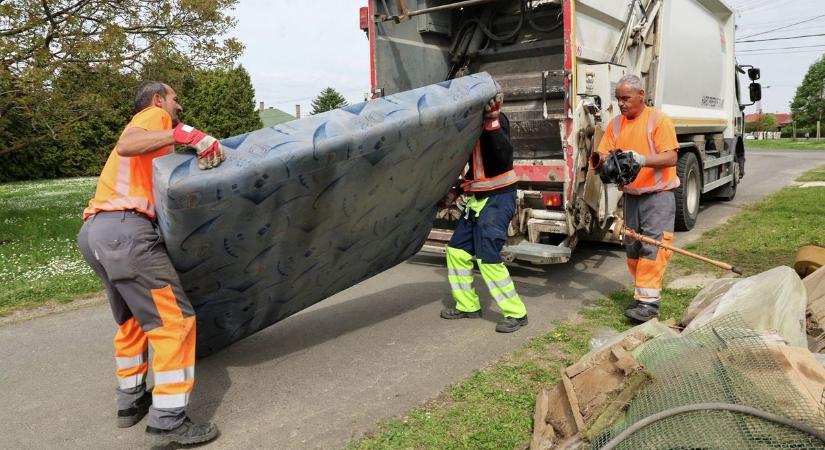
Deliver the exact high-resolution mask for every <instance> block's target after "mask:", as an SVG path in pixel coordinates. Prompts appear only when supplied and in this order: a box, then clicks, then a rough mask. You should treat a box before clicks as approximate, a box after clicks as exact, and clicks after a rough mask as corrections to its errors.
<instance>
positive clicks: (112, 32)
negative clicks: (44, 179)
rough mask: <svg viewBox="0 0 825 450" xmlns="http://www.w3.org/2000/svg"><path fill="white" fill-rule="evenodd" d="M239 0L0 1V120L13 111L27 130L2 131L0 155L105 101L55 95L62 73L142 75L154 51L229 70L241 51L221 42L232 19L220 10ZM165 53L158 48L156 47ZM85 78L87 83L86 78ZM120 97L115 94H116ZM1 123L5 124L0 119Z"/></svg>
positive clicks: (70, 123) (39, 139)
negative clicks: (94, 102) (89, 101)
mask: <svg viewBox="0 0 825 450" xmlns="http://www.w3.org/2000/svg"><path fill="white" fill-rule="evenodd" d="M236 3H237V0H168V1H164V2H153V1H148V0H49V1H38V0H16V1H14V2H11V3H3V2H2V1H0V18H2V19H0V68H2V69H0V70H3V73H2V74H0V83H2V84H4V86H3V87H4V89H3V90H2V91H0V117H3V116H5V115H6V114H11V115H13V116H14V117H17V118H19V119H20V120H22V121H23V122H25V123H26V124H27V125H28V126H27V127H26V128H27V129H28V132H25V133H23V132H21V130H20V129H19V128H17V129H7V128H3V129H0V135H2V136H6V135H12V136H13V139H11V140H10V141H6V142H7V143H8V144H7V145H5V146H3V147H2V148H0V155H2V154H4V153H8V152H13V151H16V150H20V149H24V148H31V147H32V146H33V145H38V144H39V143H44V142H48V141H49V140H52V139H55V138H56V136H59V135H61V134H65V133H71V132H73V130H74V129H75V128H76V127H77V126H78V124H80V123H82V122H84V121H85V120H87V119H88V118H90V117H93V116H95V115H97V114H100V113H104V112H105V111H104V109H103V108H104V107H105V105H99V106H95V105H92V106H93V107H92V109H85V108H84V106H88V105H87V104H85V103H84V101H83V100H78V99H77V98H76V97H75V96H73V95H67V94H66V93H65V92H60V90H59V88H58V86H57V85H58V84H59V83H58V79H59V78H60V77H61V76H63V75H62V74H64V73H66V72H72V71H77V72H78V73H81V72H83V71H90V72H95V71H100V69H101V68H103V71H102V72H105V73H106V74H112V75H113V76H115V75H114V74H117V76H120V75H123V74H126V75H129V74H131V75H133V76H136V75H135V74H137V73H139V72H140V71H141V70H142V69H143V66H144V65H145V64H146V62H147V61H149V60H150V57H151V56H152V55H153V54H154V55H155V56H157V55H158V54H159V53H158V52H154V51H155V50H157V49H163V50H164V52H165V53H166V56H177V57H178V59H179V60H182V61H184V62H185V67H188V68H189V69H192V68H219V67H231V66H232V64H233V63H234V61H235V60H236V59H237V57H238V56H239V55H240V53H241V51H242V50H243V46H242V45H241V44H240V43H239V42H238V41H237V40H235V39H224V40H223V41H219V40H218V39H217V38H216V36H221V35H223V34H225V33H226V32H227V31H229V30H230V29H231V27H232V26H234V24H235V20H234V19H233V18H232V17H231V16H229V15H226V14H224V11H226V10H228V9H229V8H231V7H232V6H234V5H235V4H236ZM161 53H162V52H161ZM83 82H85V80H84V81H83ZM118 95H119V94H116V95H115V96H116V97H117V96H118ZM0 126H1V127H5V126H9V125H8V123H7V122H5V121H0Z"/></svg>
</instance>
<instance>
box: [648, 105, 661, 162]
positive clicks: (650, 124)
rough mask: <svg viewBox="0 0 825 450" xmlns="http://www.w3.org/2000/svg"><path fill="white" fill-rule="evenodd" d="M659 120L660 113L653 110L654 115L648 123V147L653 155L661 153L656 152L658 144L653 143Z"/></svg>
mask: <svg viewBox="0 0 825 450" xmlns="http://www.w3.org/2000/svg"><path fill="white" fill-rule="evenodd" d="M658 118H659V111H656V110H653V114H651V115H650V120H648V121H647V147H648V149H649V150H650V154H651V155H655V154H657V153H659V152H657V151H656V144H654V143H653V128H654V127H655V126H656V119H658Z"/></svg>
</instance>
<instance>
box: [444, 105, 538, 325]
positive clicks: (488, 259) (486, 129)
mask: <svg viewBox="0 0 825 450" xmlns="http://www.w3.org/2000/svg"><path fill="white" fill-rule="evenodd" d="M501 103H502V95H501V94H500V93H499V94H497V95H496V96H495V98H493V99H491V100H490V102H489V103H488V104H487V105H486V106H485V111H484V123H483V131H482V133H481V138H480V139H479V141H478V143H477V144H476V148H475V150H474V151H473V155H472V158H471V160H470V165H471V167H470V170H469V172H468V173H467V175H466V177H465V178H466V180H467V181H466V182H464V183H463V184H462V185H461V189H462V190H463V191H465V192H468V193H470V194H471V195H470V198H469V200H468V201H467V205H466V206H465V209H464V216H462V217H461V218H460V219H459V221H458V224H457V225H456V228H455V231H454V232H453V237H452V238H451V239H450V242H449V244H447V279H448V280H449V282H450V287H451V293H452V296H453V300H455V307H451V308H444V309H443V310H442V311H441V317H442V318H443V319H474V318H479V317H481V304H480V302H479V297H478V294H476V292H475V289H474V288H473V260H474V259H475V260H476V262H477V263H478V270H479V272H481V277H482V278H483V279H484V282H485V283H486V284H487V288H488V289H489V291H490V295H491V296H492V297H493V299H494V300H495V301H496V304H497V305H498V307H499V308H500V309H501V312H502V315H503V316H504V318H503V319H502V320H501V321H499V322H498V323H497V324H496V331H498V332H499V333H512V332H514V331H516V330H518V329H519V328H521V327H523V326H525V325H527V309H526V308H525V306H524V303H522V301H521V298H520V297H519V296H518V293H517V292H516V286H515V285H514V284H513V280H512V279H511V278H510V273H509V272H508V271H507V267H505V266H504V262H503V261H502V259H501V249H502V247H504V242H505V241H506V240H507V227H508V226H509V223H510V220H512V218H513V214H515V212H516V185H515V184H516V182H518V176H517V175H516V173H515V172H514V171H513V145H512V143H511V142H510V123H509V121H508V120H507V117H506V116H505V115H504V114H501V112H500V111H501ZM457 194H458V192H457V191H451V194H448V199H446V202H447V203H448V204H449V203H452V202H453V201H454V199H455V197H456V196H457Z"/></svg>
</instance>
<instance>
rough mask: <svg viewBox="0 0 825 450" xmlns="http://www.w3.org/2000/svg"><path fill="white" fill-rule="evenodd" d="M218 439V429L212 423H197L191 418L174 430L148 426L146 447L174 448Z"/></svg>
mask: <svg viewBox="0 0 825 450" xmlns="http://www.w3.org/2000/svg"><path fill="white" fill-rule="evenodd" d="M216 437H218V427H216V426H215V425H213V424H211V423H195V422H192V419H190V418H189V417H187V418H185V419H183V423H182V424H180V426H178V427H177V428H175V429H172V430H161V429H160V428H154V427H150V426H147V427H146V434H145V442H146V446H147V447H149V448H151V449H153V450H154V449H157V450H159V449H167V448H174V446H176V445H192V444H203V443H205V442H209V441H211V440H212V439H215V438H216Z"/></svg>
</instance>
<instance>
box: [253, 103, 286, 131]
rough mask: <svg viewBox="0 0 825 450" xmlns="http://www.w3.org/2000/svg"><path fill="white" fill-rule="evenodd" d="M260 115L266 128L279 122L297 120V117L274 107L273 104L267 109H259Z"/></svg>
mask: <svg viewBox="0 0 825 450" xmlns="http://www.w3.org/2000/svg"><path fill="white" fill-rule="evenodd" d="M258 116H259V117H260V118H261V122H263V124H264V128H266V127H274V126H275V125H278V124H279V123H284V122H289V121H290V120H295V117H293V116H292V115H290V114H288V113H285V112H283V111H281V110H280V109H278V108H273V107H271V106H270V107H269V108H266V109H262V110H258Z"/></svg>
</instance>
